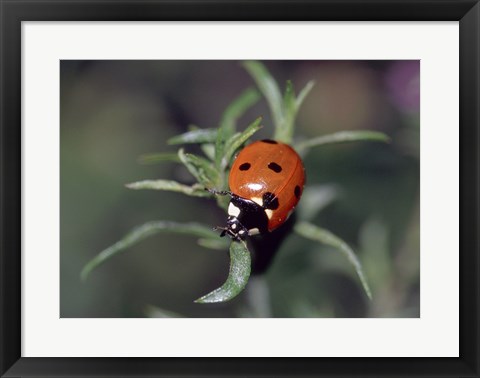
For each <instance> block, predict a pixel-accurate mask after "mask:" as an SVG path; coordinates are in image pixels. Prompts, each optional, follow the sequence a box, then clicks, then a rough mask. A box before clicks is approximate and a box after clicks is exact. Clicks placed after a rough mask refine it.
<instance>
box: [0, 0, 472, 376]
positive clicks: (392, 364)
mask: <svg viewBox="0 0 480 378" xmlns="http://www.w3.org/2000/svg"><path fill="white" fill-rule="evenodd" d="M0 12H1V42H0V59H1V60H0V65H1V92H0V96H1V109H0V115H1V125H0V126H1V127H0V141H1V150H0V151H1V165H0V167H1V171H0V172H1V185H0V201H1V202H0V209H1V218H0V219H1V231H0V243H1V244H0V245H1V247H0V248H1V250H0V267H1V273H0V279H1V291H0V299H1V315H0V316H1V335H0V347H1V351H0V374H1V376H2V377H20V376H22V377H23V376H28V377H40V376H42V377H54V376H64V377H73V376H75V377H78V376H86V377H93V376H102V377H115V376H122V377H147V376H148V377H153V376H158V377H167V376H168V377H170V376H172V377H195V376H205V377H217V376H218V377H287V376H292V377H294V376H295V377H301V376H333V375H334V376H349V377H350V376H352V377H354V376H431V377H436V376H443V377H454V376H455V377H457V376H461V377H479V374H480V364H479V358H478V355H479V352H480V350H479V312H478V304H479V256H478V252H479V249H478V234H477V231H478V205H479V201H478V180H479V168H480V167H479V156H478V154H479V144H478V137H479V104H480V98H479V67H480V61H479V56H480V39H479V32H480V29H479V27H480V22H479V21H480V5H479V3H478V0H430V1H429V0H410V1H408V0H393V1H386V0H384V1H375V0H366V1H354V0H337V1H318V0H317V1H315V0H298V1H295V0H274V1H268V0H260V1H249V0H229V1H222V0H199V1H193V0H187V1H174V0H170V1H161V0H149V1H135V0H125V1H111V0H104V1H87V0H75V1H69V0H64V1H48V0H36V1H24V0H0ZM154 20H156V21H162V20H165V21H173V20H175V21H179V20H185V21H189V20H199V21H201V20H208V21H245V20H250V21H260V20H261V21H265V20H269V21H281V20H283V21H287V20H288V21H459V25H460V78H459V79H460V104H459V105H460V183H459V184H460V269H461V271H460V309H459V310H460V340H459V341H460V344H459V345H460V357H459V358H421V357H420V358H242V359H240V358H25V357H22V356H21V253H20V252H21V247H22V233H21V226H22V219H21V214H22V213H21V193H22V181H21V178H22V176H21V168H22V165H21V120H22V119H21V23H22V21H154ZM439 295H440V293H439ZM438 332H439V339H441V332H442V330H441V329H439V330H438ZM413 342H415V341H414V340H412V343H413Z"/></svg>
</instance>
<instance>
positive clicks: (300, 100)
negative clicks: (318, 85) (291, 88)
mask: <svg viewBox="0 0 480 378" xmlns="http://www.w3.org/2000/svg"><path fill="white" fill-rule="evenodd" d="M314 85H315V82H314V81H313V80H310V81H309V82H308V83H307V85H305V87H304V88H303V89H302V90H301V91H300V93H299V94H298V96H297V99H296V101H295V102H296V104H295V105H296V108H297V112H298V110H299V109H300V107H301V106H302V104H303V101H305V98H306V97H307V96H308V94H309V93H310V91H311V90H312V88H313V86H314Z"/></svg>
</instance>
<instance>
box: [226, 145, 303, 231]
mask: <svg viewBox="0 0 480 378" xmlns="http://www.w3.org/2000/svg"><path fill="white" fill-rule="evenodd" d="M228 184H229V186H230V191H231V192H230V195H231V200H230V204H229V206H228V215H229V217H228V219H227V227H226V228H224V231H223V232H222V235H221V236H224V235H225V234H228V235H229V236H230V237H231V238H232V239H234V240H238V239H245V237H246V236H247V235H255V234H262V233H266V232H270V231H273V230H275V229H276V228H277V227H279V226H280V225H282V224H283V223H284V222H285V221H286V220H287V219H288V217H289V216H290V214H291V213H292V211H293V209H294V208H295V206H296V205H297V204H298V201H299V200H300V197H301V195H302V192H303V186H304V184H305V170H304V167H303V163H302V159H301V158H300V156H298V154H297V153H296V152H295V150H294V149H293V148H292V147H290V146H289V145H287V144H284V143H280V142H276V141H274V140H270V139H264V140H261V141H257V142H254V143H252V144H250V145H248V146H246V147H245V148H244V149H243V150H242V151H240V153H239V154H238V156H237V158H236V159H235V162H234V163H233V165H232V168H231V170H230V176H229V180H228Z"/></svg>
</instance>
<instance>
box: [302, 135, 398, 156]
mask: <svg viewBox="0 0 480 378" xmlns="http://www.w3.org/2000/svg"><path fill="white" fill-rule="evenodd" d="M347 142H385V143H388V142H390V138H389V137H388V136H387V135H385V134H384V133H381V132H378V131H370V130H361V131H339V132H337V133H333V134H328V135H322V136H319V137H317V138H312V139H309V140H305V141H303V142H300V143H297V144H296V145H295V149H296V150H297V151H298V152H306V151H307V150H308V149H309V148H311V147H316V146H322V145H325V144H334V143H347Z"/></svg>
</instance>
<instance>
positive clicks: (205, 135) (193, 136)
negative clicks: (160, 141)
mask: <svg viewBox="0 0 480 378" xmlns="http://www.w3.org/2000/svg"><path fill="white" fill-rule="evenodd" d="M216 139H217V129H196V130H191V131H187V132H186V133H183V134H180V135H176V136H174V137H172V138H170V139H169V140H168V142H167V143H168V144H192V143H214V142H215V140H216Z"/></svg>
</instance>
